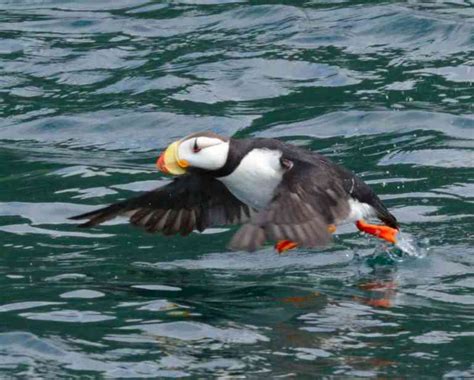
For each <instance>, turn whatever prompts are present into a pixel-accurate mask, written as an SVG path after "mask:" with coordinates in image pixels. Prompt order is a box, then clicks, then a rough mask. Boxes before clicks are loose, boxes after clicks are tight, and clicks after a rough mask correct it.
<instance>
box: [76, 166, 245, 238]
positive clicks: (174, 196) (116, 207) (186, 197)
mask: <svg viewBox="0 0 474 380" xmlns="http://www.w3.org/2000/svg"><path fill="white" fill-rule="evenodd" d="M252 212H253V210H251V209H250V208H249V207H248V206H247V205H245V204H244V203H242V202H241V201H239V200H238V199H237V198H235V197H234V196H233V195H232V194H231V193H230V192H229V190H227V188H226V187H225V186H224V185H223V184H222V183H221V182H219V181H217V180H216V179H214V178H212V177H207V176H205V175H199V174H189V175H186V176H183V177H178V178H176V179H175V180H174V181H173V182H171V183H170V184H167V185H165V186H163V187H160V188H158V189H155V190H152V191H149V192H147V193H144V194H142V195H140V196H138V197H135V198H131V199H127V200H125V201H123V202H119V203H114V204H112V205H110V206H108V207H104V208H101V209H99V210H96V211H92V212H88V213H85V214H81V215H77V216H73V217H72V218H70V219H73V220H80V219H89V220H88V221H87V222H85V223H83V224H80V225H79V226H80V227H92V226H95V225H98V224H100V223H103V222H105V221H107V220H110V219H113V218H115V217H116V216H119V215H128V216H130V222H131V223H132V224H134V225H136V226H139V227H142V228H144V229H145V230H146V231H148V232H161V233H163V234H164V235H174V234H177V233H179V234H181V235H188V234H189V233H191V231H193V230H198V231H203V230H204V229H206V228H207V227H210V226H218V225H227V224H236V223H243V222H245V221H247V220H249V218H250V215H251V213H252Z"/></svg>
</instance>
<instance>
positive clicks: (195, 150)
mask: <svg viewBox="0 0 474 380" xmlns="http://www.w3.org/2000/svg"><path fill="white" fill-rule="evenodd" d="M200 150H201V148H199V147H198V139H194V146H193V152H194V153H197V152H199V151H200Z"/></svg>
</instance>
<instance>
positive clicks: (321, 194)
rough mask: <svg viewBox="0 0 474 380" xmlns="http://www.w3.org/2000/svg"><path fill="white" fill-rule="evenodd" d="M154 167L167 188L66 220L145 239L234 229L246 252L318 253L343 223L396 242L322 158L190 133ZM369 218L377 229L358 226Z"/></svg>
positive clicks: (235, 245) (383, 214) (340, 172)
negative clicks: (124, 223)
mask: <svg viewBox="0 0 474 380" xmlns="http://www.w3.org/2000/svg"><path fill="white" fill-rule="evenodd" d="M156 165H157V167H158V169H159V170H160V171H161V172H163V173H165V174H170V175H173V176H175V178H174V179H173V181H172V182H171V183H169V184H167V185H164V186H162V187H159V188H157V189H155V190H152V191H149V192H146V193H144V194H142V195H139V196H137V197H134V198H130V199H127V200H124V201H122V202H118V203H114V204H111V205H110V206H107V207H104V208H101V209H98V210H95V211H92V212H87V213H85V214H81V215H77V216H73V217H72V218H71V219H73V220H86V221H85V222H84V223H82V224H80V225H79V226H80V227H93V226H96V225H98V224H101V223H103V222H105V221H108V220H110V219H113V218H115V217H116V216H128V217H129V218H130V223H132V224H133V225H135V226H138V227H141V228H143V229H145V230H146V231H148V232H159V233H161V234H163V235H176V234H180V235H183V236H186V235H188V234H190V233H191V232H192V231H194V230H197V231H203V230H205V229H206V228H208V227H213V226H224V225H233V224H239V225H242V226H241V227H240V228H239V229H238V230H237V232H236V233H235V234H234V236H233V237H232V239H231V241H230V244H229V247H230V248H231V249H234V250H245V251H255V250H257V249H259V248H260V247H262V246H263V245H264V244H265V243H266V242H267V241H274V242H276V245H275V248H276V249H277V251H278V252H283V251H286V250H288V249H291V248H294V247H296V246H299V247H307V248H313V247H321V246H325V245H326V244H328V243H329V242H330V241H331V237H332V233H333V232H334V231H335V229H336V226H337V225H339V224H342V223H347V222H353V223H355V224H356V226H357V228H358V229H359V230H361V231H364V232H366V233H368V234H372V235H374V236H377V237H379V238H381V239H384V240H386V241H389V242H391V243H395V242H396V238H397V233H398V228H399V224H398V222H397V220H396V218H395V217H394V216H393V215H392V214H391V213H390V212H389V211H388V210H387V208H386V207H385V205H384V204H383V203H382V201H381V200H380V198H379V197H378V196H377V195H376V194H375V193H374V191H373V190H372V189H371V188H370V187H369V186H368V185H367V184H366V183H364V182H363V181H362V180H361V179H360V178H359V177H357V176H356V175H354V174H353V173H352V172H350V171H349V170H347V169H345V168H344V167H342V166H340V165H338V164H336V163H334V162H332V161H331V160H330V159H328V158H327V157H324V156H323V155H321V154H319V153H316V152H313V151H309V150H306V149H304V148H301V147H297V146H295V145H291V144H287V143H285V142H283V141H280V140H276V139H267V138H247V139H235V138H228V137H224V136H220V135H217V134H215V133H212V132H200V133H195V134H192V135H189V136H186V137H184V138H182V139H181V140H179V141H175V142H173V143H172V144H171V145H169V146H168V148H167V149H166V150H165V151H164V152H163V153H162V154H161V155H160V157H159V158H158V161H157V163H156ZM372 217H375V218H378V219H379V220H380V221H382V222H383V224H369V223H368V222H366V221H365V219H368V218H372Z"/></svg>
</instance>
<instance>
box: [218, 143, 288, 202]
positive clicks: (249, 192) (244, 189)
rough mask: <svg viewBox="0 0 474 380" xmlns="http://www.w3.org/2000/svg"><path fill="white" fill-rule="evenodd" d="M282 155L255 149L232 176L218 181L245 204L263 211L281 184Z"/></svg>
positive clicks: (267, 150) (275, 151) (276, 151)
mask: <svg viewBox="0 0 474 380" xmlns="http://www.w3.org/2000/svg"><path fill="white" fill-rule="evenodd" d="M281 154H282V153H281V152H280V151H278V150H270V149H253V150H252V151H250V152H249V153H247V155H246V156H245V157H244V158H243V159H242V161H241V162H240V164H239V166H237V168H236V169H235V170H234V171H233V172H232V173H231V174H229V175H228V176H225V177H220V178H218V180H220V181H221V182H222V183H223V184H224V185H226V187H227V188H228V189H229V191H230V192H231V193H232V194H234V195H235V197H236V198H238V199H239V200H241V201H242V202H244V203H245V204H247V205H249V206H251V207H253V208H256V209H257V210H259V209H262V208H264V207H265V206H266V205H267V204H268V203H269V202H270V201H271V199H272V198H273V194H274V192H275V188H276V187H277V186H278V185H279V184H280V182H281V179H282V176H283V169H282V167H281V164H280V157H281Z"/></svg>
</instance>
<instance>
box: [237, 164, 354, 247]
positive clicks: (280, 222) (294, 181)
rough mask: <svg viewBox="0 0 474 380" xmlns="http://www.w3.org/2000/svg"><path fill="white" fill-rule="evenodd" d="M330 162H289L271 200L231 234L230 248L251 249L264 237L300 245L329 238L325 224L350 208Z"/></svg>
mask: <svg viewBox="0 0 474 380" xmlns="http://www.w3.org/2000/svg"><path fill="white" fill-rule="evenodd" d="M333 174H334V173H332V167H331V164H329V163H327V162H320V163H319V165H314V164H310V163H307V162H295V161H293V162H292V167H291V169H290V170H288V171H287V172H286V173H285V174H284V175H283V180H282V182H281V184H280V185H279V186H278V187H277V189H276V191H275V195H274V197H273V200H272V201H271V202H270V204H269V205H268V206H267V207H266V208H265V209H263V210H261V211H260V212H259V213H258V214H255V215H254V216H253V217H252V218H251V219H250V221H249V222H248V223H247V224H245V225H244V226H242V227H241V228H240V229H239V230H238V231H237V233H236V234H235V235H234V236H233V238H232V240H231V242H230V245H229V246H230V248H232V249H237V250H246V251H254V250H256V249H258V248H259V247H261V246H262V245H263V244H264V243H265V241H267V240H291V241H294V242H296V243H298V245H299V246H301V247H316V246H323V245H326V244H327V243H329V242H330V240H331V234H330V232H329V231H328V227H329V225H331V224H334V223H337V222H339V221H342V220H344V219H345V218H346V217H347V216H348V215H349V212H350V206H349V203H348V194H347V191H345V190H344V188H343V186H342V182H341V181H340V180H338V178H339V177H337V176H335V175H333Z"/></svg>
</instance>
